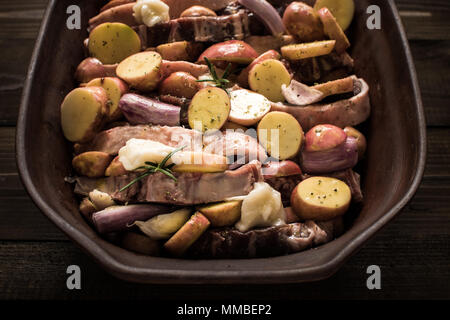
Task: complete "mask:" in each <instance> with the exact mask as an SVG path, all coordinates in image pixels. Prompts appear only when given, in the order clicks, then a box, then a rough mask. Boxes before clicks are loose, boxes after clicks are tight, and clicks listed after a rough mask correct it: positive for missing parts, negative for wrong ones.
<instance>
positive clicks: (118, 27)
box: [88, 22, 141, 64]
mask: <svg viewBox="0 0 450 320" xmlns="http://www.w3.org/2000/svg"><path fill="white" fill-rule="evenodd" d="M88 47H89V52H90V54H91V56H93V57H95V58H97V59H99V60H100V61H101V62H102V63H103V64H114V63H119V62H121V61H122V60H123V59H125V58H126V57H129V56H131V55H132V54H135V53H137V52H139V51H140V50H141V40H140V38H139V36H138V34H137V33H136V32H135V31H134V30H133V29H132V28H130V27H129V26H127V25H126V24H123V23H118V22H106V23H102V24H101V25H99V26H97V27H95V28H94V30H92V31H91V33H90V34H89V44H88Z"/></svg>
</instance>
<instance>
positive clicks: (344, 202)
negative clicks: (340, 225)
mask: <svg viewBox="0 0 450 320" xmlns="http://www.w3.org/2000/svg"><path fill="white" fill-rule="evenodd" d="M351 198H352V195H351V191H350V188H349V187H348V186H347V184H346V183H345V182H343V181H341V180H338V179H335V178H329V177H311V178H308V179H306V180H303V181H302V182H300V183H299V184H298V185H297V186H296V187H295V189H294V191H293V192H292V195H291V206H292V208H293V209H294V212H295V214H296V215H297V216H298V217H299V218H300V219H302V220H318V221H325V220H331V219H333V218H336V217H339V216H342V215H343V214H344V213H345V212H346V211H347V209H348V207H349V206H350V201H351Z"/></svg>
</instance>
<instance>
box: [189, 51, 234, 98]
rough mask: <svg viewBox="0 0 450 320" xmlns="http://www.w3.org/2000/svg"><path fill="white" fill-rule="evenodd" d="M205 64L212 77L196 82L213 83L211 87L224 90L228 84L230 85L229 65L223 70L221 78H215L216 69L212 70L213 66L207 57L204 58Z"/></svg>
mask: <svg viewBox="0 0 450 320" xmlns="http://www.w3.org/2000/svg"><path fill="white" fill-rule="evenodd" d="M205 61H206V64H207V65H208V69H209V73H210V74H211V76H212V79H203V80H197V82H214V84H213V86H214V87H218V88H221V89H224V90H225V87H226V85H227V84H228V83H230V80H228V79H227V78H228V76H229V75H230V73H231V63H229V64H228V65H227V67H226V68H225V72H224V73H223V75H222V77H221V78H219V77H218V76H217V72H216V68H214V65H213V64H212V63H211V61H209V59H208V58H207V57H205Z"/></svg>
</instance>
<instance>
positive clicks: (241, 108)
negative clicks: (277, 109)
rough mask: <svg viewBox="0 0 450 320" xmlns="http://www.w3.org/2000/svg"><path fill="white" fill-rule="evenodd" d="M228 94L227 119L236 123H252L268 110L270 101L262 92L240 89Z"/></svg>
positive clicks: (247, 124)
mask: <svg viewBox="0 0 450 320" xmlns="http://www.w3.org/2000/svg"><path fill="white" fill-rule="evenodd" d="M230 96H231V99H230V100H231V111H230V117H229V119H230V121H233V122H235V123H237V124H240V125H243V126H251V125H254V124H255V123H257V122H258V121H259V120H261V118H262V117H264V116H265V115H266V114H267V113H268V112H269V111H270V107H271V103H270V101H269V100H268V99H267V98H266V97H264V96H263V95H262V94H259V93H255V92H252V91H249V90H245V89H242V90H235V91H233V92H231V93H230Z"/></svg>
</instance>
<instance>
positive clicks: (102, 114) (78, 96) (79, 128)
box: [61, 87, 109, 143]
mask: <svg viewBox="0 0 450 320" xmlns="http://www.w3.org/2000/svg"><path fill="white" fill-rule="evenodd" d="M107 101H108V97H107V94H106V91H105V90H104V89H103V88H100V87H84V88H77V89H74V90H72V91H71V92H69V94H68V95H67V96H66V97H65V98H64V101H63V102H62V104H61V127H62V130H63V133H64V136H65V137H66V139H67V140H69V141H72V142H80V143H82V142H87V141H89V140H91V139H92V138H93V137H94V136H95V134H96V133H97V132H99V131H100V130H101V128H102V125H103V123H104V121H105V118H106V117H107V116H108V115H109V106H108V104H107Z"/></svg>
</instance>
